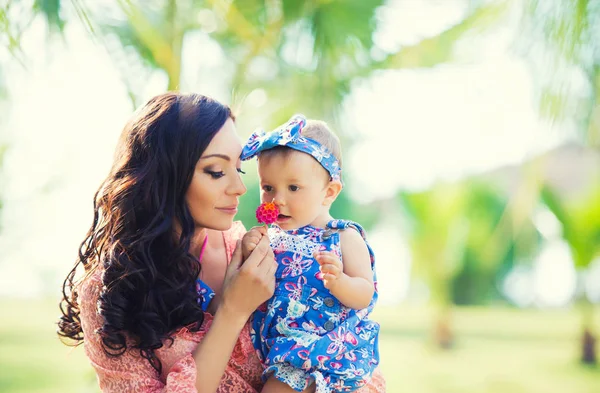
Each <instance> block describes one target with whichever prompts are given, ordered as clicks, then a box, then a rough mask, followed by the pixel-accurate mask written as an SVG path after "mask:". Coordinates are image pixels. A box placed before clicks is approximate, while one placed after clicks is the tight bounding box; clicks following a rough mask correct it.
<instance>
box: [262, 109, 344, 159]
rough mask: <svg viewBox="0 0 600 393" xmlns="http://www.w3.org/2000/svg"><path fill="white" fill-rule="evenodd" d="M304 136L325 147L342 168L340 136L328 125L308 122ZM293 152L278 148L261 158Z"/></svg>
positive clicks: (267, 151)
mask: <svg viewBox="0 0 600 393" xmlns="http://www.w3.org/2000/svg"><path fill="white" fill-rule="evenodd" d="M302 136H304V137H306V138H310V139H312V140H315V141H317V142H319V143H320V144H321V145H323V146H325V147H326V148H327V150H329V152H331V154H333V156H334V157H335V158H336V159H337V160H338V163H339V165H340V169H341V168H342V145H341V143H340V139H339V138H338V136H337V135H335V134H334V133H333V131H331V129H330V128H329V126H328V125H327V123H325V122H324V121H321V120H312V119H309V120H307V121H306V126H305V127H304V128H303V129H302ZM292 151H294V150H293V149H291V148H289V147H286V146H277V147H274V148H272V149H269V150H265V151H263V152H261V153H260V154H259V157H265V158H267V157H272V156H274V155H279V154H282V155H283V156H287V155H288V154H289V153H290V152H292Z"/></svg>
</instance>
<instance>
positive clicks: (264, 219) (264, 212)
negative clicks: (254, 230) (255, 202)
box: [256, 202, 279, 225]
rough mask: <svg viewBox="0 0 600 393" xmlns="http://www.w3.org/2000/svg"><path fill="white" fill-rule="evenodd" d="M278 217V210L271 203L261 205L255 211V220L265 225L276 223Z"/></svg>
mask: <svg viewBox="0 0 600 393" xmlns="http://www.w3.org/2000/svg"><path fill="white" fill-rule="evenodd" d="M278 215H279V209H278V208H277V206H275V204H274V203H273V202H265V203H261V204H260V206H259V207H258V209H256V219H257V220H258V222H260V223H265V224H267V225H269V224H272V223H274V222H275V221H277V216H278Z"/></svg>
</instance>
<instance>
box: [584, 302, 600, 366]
mask: <svg viewBox="0 0 600 393" xmlns="http://www.w3.org/2000/svg"><path fill="white" fill-rule="evenodd" d="M582 312H583V319H582V324H581V325H582V326H581V327H582V335H581V362H582V363H583V364H588V365H596V364H598V356H597V353H596V341H597V339H596V336H595V334H594V330H593V328H592V326H593V325H594V305H593V304H592V303H590V302H589V301H588V300H584V301H583V303H582Z"/></svg>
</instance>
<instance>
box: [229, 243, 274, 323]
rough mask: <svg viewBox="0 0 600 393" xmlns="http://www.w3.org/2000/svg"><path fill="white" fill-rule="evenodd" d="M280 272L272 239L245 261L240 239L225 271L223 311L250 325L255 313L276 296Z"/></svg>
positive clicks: (259, 244) (257, 246)
mask: <svg viewBox="0 0 600 393" xmlns="http://www.w3.org/2000/svg"><path fill="white" fill-rule="evenodd" d="M276 271H277V262H275V256H274V254H273V250H271V246H270V245H269V238H268V236H263V237H262V238H261V239H260V241H259V242H258V244H257V245H256V247H255V248H254V251H252V253H251V254H250V256H248V258H247V259H246V260H245V261H244V260H242V247H241V241H239V240H238V242H237V245H236V247H235V251H234V252H233V256H232V257H231V262H230V263H229V266H228V267H227V272H225V280H224V281H223V292H222V293H223V295H222V296H223V298H222V300H221V305H220V306H219V308H220V309H222V310H220V311H222V312H224V313H226V314H228V315H229V316H230V317H234V318H240V322H243V323H246V321H247V320H248V318H249V317H250V315H251V314H252V313H253V312H254V310H256V309H257V308H258V307H259V306H260V305H261V304H263V303H264V302H265V301H267V300H268V299H269V298H270V297H271V296H273V292H274V291H275V272H276Z"/></svg>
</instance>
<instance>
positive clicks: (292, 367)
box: [251, 220, 379, 393]
mask: <svg viewBox="0 0 600 393" xmlns="http://www.w3.org/2000/svg"><path fill="white" fill-rule="evenodd" d="M347 228H354V229H349V230H357V231H358V232H359V233H360V234H361V235H362V237H363V239H364V238H365V234H364V231H363V229H362V228H361V227H360V225H358V224H356V223H354V222H351V221H345V220H332V221H330V222H329V223H327V228H326V229H324V228H317V227H314V226H310V225H309V226H305V227H302V228H299V229H294V230H291V231H284V230H283V229H281V228H279V227H278V226H273V227H272V228H270V229H269V237H270V239H271V247H272V248H273V251H274V253H275V257H276V259H277V262H278V264H279V266H278V268H277V274H276V279H277V283H276V287H275V294H274V296H273V297H272V298H271V299H270V300H269V301H268V302H267V307H266V309H264V310H263V311H261V310H258V311H256V312H255V314H254V319H253V324H252V330H251V336H252V342H253V344H254V347H255V348H256V349H257V352H258V355H259V357H260V359H261V361H262V362H263V364H264V366H265V372H264V374H263V378H265V379H266V378H268V377H269V376H271V375H273V376H275V378H277V379H278V380H280V381H282V382H284V383H286V384H288V385H289V386H290V387H292V388H293V389H294V390H297V391H302V390H304V389H306V388H307V387H308V386H309V385H310V382H311V381H312V380H314V381H315V383H316V392H317V393H323V392H334V391H339V392H351V391H354V390H356V389H358V388H360V387H361V386H364V385H365V384H366V383H367V382H368V381H369V380H370V378H371V375H372V373H373V371H374V369H375V367H376V366H377V365H378V364H379V350H378V337H379V324H378V323H377V322H374V321H371V320H369V313H370V312H371V311H372V310H373V306H374V305H375V302H376V300H377V284H376V282H377V281H376V276H375V269H374V261H375V259H374V255H373V251H372V250H371V247H369V245H368V244H367V247H368V249H369V253H370V255H371V268H372V269H373V280H374V282H375V293H374V295H373V299H372V300H371V303H370V304H369V306H368V307H367V308H365V309H362V310H354V309H351V308H348V307H346V306H344V305H342V304H341V303H340V302H339V300H337V299H336V298H335V297H333V296H332V295H331V293H330V292H329V290H328V289H326V288H325V286H324V285H323V281H322V280H321V273H320V271H319V263H318V262H317V261H316V259H315V258H314V257H313V253H314V252H315V251H332V252H334V253H336V254H337V255H338V256H340V258H341V248H340V235H339V231H340V230H345V229H347ZM365 242H366V240H365ZM342 262H343V261H342Z"/></svg>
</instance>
